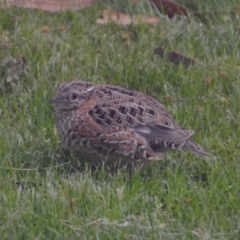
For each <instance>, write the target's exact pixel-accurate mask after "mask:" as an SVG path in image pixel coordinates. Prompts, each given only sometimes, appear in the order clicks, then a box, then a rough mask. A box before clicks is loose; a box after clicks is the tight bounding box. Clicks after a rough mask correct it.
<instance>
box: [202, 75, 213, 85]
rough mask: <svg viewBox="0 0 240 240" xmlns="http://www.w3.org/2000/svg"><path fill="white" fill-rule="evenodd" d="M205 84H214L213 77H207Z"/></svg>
mask: <svg viewBox="0 0 240 240" xmlns="http://www.w3.org/2000/svg"><path fill="white" fill-rule="evenodd" d="M204 82H205V83H206V84H211V83H212V78H211V77H207V78H206V79H205V80H204Z"/></svg>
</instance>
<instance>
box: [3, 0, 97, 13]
mask: <svg viewBox="0 0 240 240" xmlns="http://www.w3.org/2000/svg"><path fill="white" fill-rule="evenodd" d="M2 2H4V3H2ZM97 2H99V0H5V1H1V3H0V6H3V7H23V8H33V9H40V10H44V11H48V12H59V11H64V10H69V9H73V10H81V9H83V8H86V7H90V6H92V5H93V4H95V3H97Z"/></svg>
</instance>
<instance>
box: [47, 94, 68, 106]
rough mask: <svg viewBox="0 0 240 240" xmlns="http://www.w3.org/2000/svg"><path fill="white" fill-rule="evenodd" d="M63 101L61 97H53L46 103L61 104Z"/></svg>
mask: <svg viewBox="0 0 240 240" xmlns="http://www.w3.org/2000/svg"><path fill="white" fill-rule="evenodd" d="M63 101H64V99H63V98H62V97H61V96H55V97H54V98H53V99H51V100H50V101H48V104H55V103H61V102H63Z"/></svg>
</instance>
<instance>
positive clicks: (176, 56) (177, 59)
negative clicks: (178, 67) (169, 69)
mask: <svg viewBox="0 0 240 240" xmlns="http://www.w3.org/2000/svg"><path fill="white" fill-rule="evenodd" d="M154 54H157V55H159V56H160V57H162V58H167V59H168V60H169V61H170V62H172V63H174V64H180V63H182V64H183V65H185V66H186V67H188V66H190V65H194V64H195V60H194V59H192V58H190V57H187V56H184V55H182V54H180V53H178V52H175V51H172V52H168V53H165V51H164V49H163V48H162V47H157V48H155V49H154Z"/></svg>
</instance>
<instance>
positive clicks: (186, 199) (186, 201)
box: [184, 197, 192, 203]
mask: <svg viewBox="0 0 240 240" xmlns="http://www.w3.org/2000/svg"><path fill="white" fill-rule="evenodd" d="M191 201H192V199H191V198H188V197H186V198H184V202H185V203H190V202H191Z"/></svg>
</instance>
